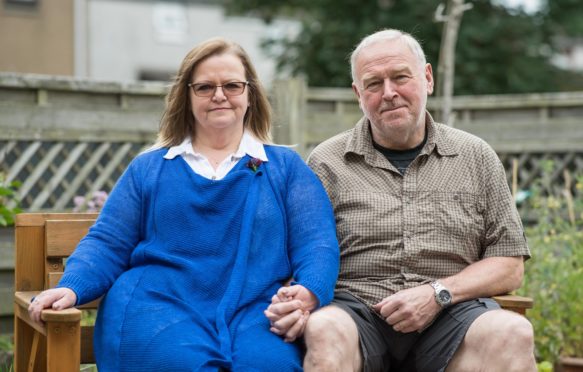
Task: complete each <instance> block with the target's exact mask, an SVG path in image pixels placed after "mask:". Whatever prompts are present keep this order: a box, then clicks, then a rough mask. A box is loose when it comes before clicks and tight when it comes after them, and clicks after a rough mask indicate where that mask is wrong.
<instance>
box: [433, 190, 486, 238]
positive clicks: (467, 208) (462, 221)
mask: <svg viewBox="0 0 583 372" xmlns="http://www.w3.org/2000/svg"><path fill="white" fill-rule="evenodd" d="M432 201H433V203H432V204H433V206H434V208H432V212H433V213H432V214H433V221H434V224H435V226H436V228H437V229H438V230H439V231H440V232H441V233H443V234H448V235H449V234H451V235H453V236H455V237H458V238H463V239H464V240H471V241H474V242H477V241H479V239H480V237H481V236H482V234H483V232H484V220H483V216H482V214H481V213H480V212H479V208H478V195H476V194H473V193H468V192H458V191H453V192H434V193H433V195H432Z"/></svg>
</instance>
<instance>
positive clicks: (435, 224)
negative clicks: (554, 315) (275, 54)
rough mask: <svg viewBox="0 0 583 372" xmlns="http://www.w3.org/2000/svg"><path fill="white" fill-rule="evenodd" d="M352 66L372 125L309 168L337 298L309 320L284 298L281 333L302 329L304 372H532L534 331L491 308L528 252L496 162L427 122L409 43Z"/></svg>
mask: <svg viewBox="0 0 583 372" xmlns="http://www.w3.org/2000/svg"><path fill="white" fill-rule="evenodd" d="M351 67H352V77H353V84H352V88H353V90H354V92H355V93H356V95H357V97H358V101H359V104H360V108H361V109H362V111H363V113H364V118H363V119H361V120H360V122H359V123H357V124H356V126H355V128H353V129H351V130H349V131H347V132H344V133H342V134H340V135H338V136H336V137H334V138H331V139H329V140H327V141H325V142H324V143H322V144H321V145H319V146H318V147H317V148H316V149H315V150H314V152H313V153H312V155H311V156H310V159H309V161H308V163H309V165H310V166H311V167H312V168H313V169H314V171H315V172H316V173H317V174H318V176H319V177H320V179H321V180H322V183H323V184H324V186H325V188H326V190H327V192H328V195H329V197H330V199H331V201H332V204H333V206H334V213H335V217H336V223H337V235H338V240H339V243H340V249H341V268H340V275H339V279H338V282H337V286H336V295H335V299H334V301H333V303H332V305H331V306H328V307H325V308H323V309H321V310H319V311H317V312H314V313H313V314H312V315H310V316H309V318H307V316H306V313H305V312H304V311H303V309H306V307H304V306H303V305H302V303H303V302H302V301H304V298H303V297H301V296H296V295H295V294H294V292H295V290H294V288H293V287H290V289H289V292H288V293H283V292H284V291H280V292H282V293H279V294H278V296H274V301H273V304H272V305H271V306H270V307H269V308H268V309H267V311H266V315H267V316H268V318H270V320H271V321H272V324H273V327H272V331H274V332H276V333H278V334H281V335H284V336H285V337H286V339H288V340H293V339H295V338H296V337H298V336H299V335H300V334H301V333H302V331H303V330H304V328H305V333H304V337H305V342H306V346H307V355H306V358H305V360H304V367H305V369H306V371H313V370H318V371H358V370H364V371H389V370H390V371H443V370H446V369H447V371H482V370H487V371H521V372H524V371H535V370H536V367H535V360H534V353H533V331H532V327H531V325H530V323H529V322H528V321H527V320H526V319H525V318H523V317H522V316H520V315H516V314H514V313H511V312H508V311H505V310H501V309H500V308H499V306H498V305H497V304H496V303H495V302H494V301H493V300H491V299H489V298H488V297H491V296H493V295H497V294H503V293H507V292H509V291H512V290H514V289H516V288H518V287H519V286H520V284H521V281H522V276H523V261H524V259H525V258H528V257H529V255H530V253H529V250H528V247H527V245H526V241H525V238H524V233H523V229H522V225H521V222H520V219H519V216H518V213H517V211H516V208H515V206H514V202H513V199H512V197H511V195H510V192H509V188H508V185H507V183H506V178H505V175H504V169H503V167H502V164H501V163H500V161H499V160H498V157H497V156H496V154H495V152H494V151H493V150H492V149H491V148H490V147H489V146H488V145H487V144H486V143H485V142H484V141H482V140H480V139H478V138H477V137H475V136H472V135H470V134H468V133H464V132H462V131H460V130H456V129H452V128H450V127H447V126H445V125H442V124H438V123H435V122H434V121H433V119H432V118H431V116H430V115H429V114H428V113H427V111H426V103H427V96H428V95H429V94H431V93H432V92H433V73H432V68H431V65H430V64H428V63H426V61H425V56H424V53H423V51H422V49H421V46H420V45H419V43H418V42H417V41H416V40H415V39H414V38H413V37H412V36H411V35H409V34H406V33H404V32H401V31H397V30H384V31H380V32H377V33H375V34H372V35H370V36H368V37H366V38H365V39H363V41H362V42H361V43H360V44H359V45H358V47H357V48H356V49H355V50H354V52H353V53H352V57H351ZM306 319H307V326H305V327H304V324H305V323H306Z"/></svg>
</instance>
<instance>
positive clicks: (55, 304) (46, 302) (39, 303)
mask: <svg viewBox="0 0 583 372" xmlns="http://www.w3.org/2000/svg"><path fill="white" fill-rule="evenodd" d="M75 302H77V295H76V294H75V292H73V291H72V290H70V289H69V288H53V289H47V290H46V291H43V292H41V293H39V295H38V296H36V297H35V298H34V300H33V301H32V302H31V303H30V305H28V314H29V315H30V318H31V319H32V320H33V321H35V322H37V323H42V320H41V318H40V315H41V312H42V311H43V310H44V309H46V308H49V307H50V308H52V309H53V310H63V309H68V308H70V307H73V305H75Z"/></svg>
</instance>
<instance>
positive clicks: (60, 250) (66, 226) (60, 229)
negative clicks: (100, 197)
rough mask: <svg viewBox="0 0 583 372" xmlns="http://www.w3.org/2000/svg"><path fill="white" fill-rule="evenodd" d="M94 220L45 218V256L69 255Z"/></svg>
mask: <svg viewBox="0 0 583 372" xmlns="http://www.w3.org/2000/svg"><path fill="white" fill-rule="evenodd" d="M94 223H95V220H92V219H84V220H47V221H46V226H45V239H46V256H47V257H66V256H69V255H70V254H71V253H73V251H74V250H75V248H76V247H77V244H79V241H80V240H81V239H82V238H83V237H84V236H85V235H87V232H88V231H89V228H90V227H91V226H93V224H94Z"/></svg>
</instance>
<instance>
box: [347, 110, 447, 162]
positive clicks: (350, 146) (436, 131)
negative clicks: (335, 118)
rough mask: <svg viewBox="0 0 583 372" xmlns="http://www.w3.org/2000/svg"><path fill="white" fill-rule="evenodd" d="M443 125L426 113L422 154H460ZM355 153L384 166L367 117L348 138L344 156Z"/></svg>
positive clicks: (359, 122) (360, 121)
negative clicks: (374, 144) (425, 133)
mask: <svg viewBox="0 0 583 372" xmlns="http://www.w3.org/2000/svg"><path fill="white" fill-rule="evenodd" d="M442 126H443V124H439V123H436V122H435V121H433V118H432V117H431V115H430V114H429V112H426V113H425V128H426V129H427V142H426V143H425V146H424V147H423V149H422V150H421V154H427V155H429V154H430V153H431V152H433V150H434V149H435V150H436V152H437V153H438V154H439V155H442V156H455V155H457V154H458V150H457V147H456V145H455V143H453V142H452V141H451V139H450V138H449V137H448V136H447V135H446V133H445V132H444V130H443V128H442ZM348 153H355V154H358V155H362V156H364V158H365V160H366V162H367V163H369V164H372V165H375V164H376V165H377V166H381V165H384V163H385V162H384V160H385V157H384V156H382V155H380V154H379V153H378V151H376V150H375V148H374V146H373V142H372V133H371V129H370V122H369V120H368V119H367V118H366V117H363V118H362V119H360V120H359V121H358V123H357V124H356V126H355V127H354V130H353V131H352V134H351V135H350V136H349V137H348V140H347V142H346V148H345V151H344V155H345V156H346V155H347V154H348Z"/></svg>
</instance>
